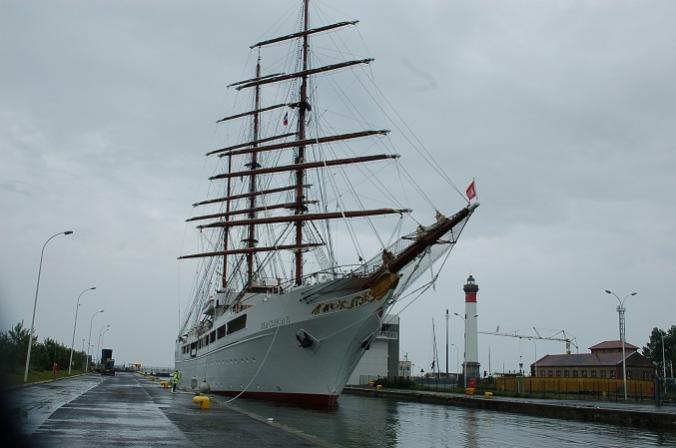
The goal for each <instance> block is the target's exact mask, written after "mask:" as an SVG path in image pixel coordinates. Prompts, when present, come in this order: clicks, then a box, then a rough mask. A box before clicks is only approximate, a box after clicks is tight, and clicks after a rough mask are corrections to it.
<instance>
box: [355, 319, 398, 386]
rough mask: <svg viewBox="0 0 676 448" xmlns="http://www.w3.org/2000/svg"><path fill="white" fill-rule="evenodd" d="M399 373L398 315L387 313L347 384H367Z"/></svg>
mask: <svg viewBox="0 0 676 448" xmlns="http://www.w3.org/2000/svg"><path fill="white" fill-rule="evenodd" d="M397 375H399V316H390V315H387V316H385V318H384V319H383V325H382V327H381V328H380V332H379V333H378V336H377V337H376V339H375V340H374V341H373V342H372V343H371V347H370V348H369V349H368V350H366V353H364V356H363V357H362V358H361V361H359V364H357V367H356V368H355V369H354V372H352V376H350V379H349V380H348V381H347V384H367V383H368V382H369V381H370V380H374V379H377V378H378V377H381V378H382V377H394V376H397Z"/></svg>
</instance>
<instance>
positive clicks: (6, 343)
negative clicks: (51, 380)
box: [0, 322, 85, 373]
mask: <svg viewBox="0 0 676 448" xmlns="http://www.w3.org/2000/svg"><path fill="white" fill-rule="evenodd" d="M29 337H30V329H27V328H24V326H23V322H19V323H18V324H16V325H15V326H14V327H13V328H11V329H9V330H7V331H2V332H0V360H1V361H0V372H2V373H20V372H23V369H24V368H25V366H26V352H27V351H28V338H29ZM69 360H70V347H66V346H65V345H63V344H62V343H60V342H58V341H56V340H54V339H52V338H45V340H44V341H43V342H39V341H38V338H37V336H36V335H34V336H33V347H32V348H31V365H30V368H31V370H51V369H52V366H53V365H54V363H57V364H58V365H59V367H60V368H61V369H68V362H69ZM84 361H85V353H84V352H83V351H74V352H73V367H74V368H78V369H79V368H82V367H84Z"/></svg>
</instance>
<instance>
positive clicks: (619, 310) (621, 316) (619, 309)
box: [605, 289, 638, 401]
mask: <svg viewBox="0 0 676 448" xmlns="http://www.w3.org/2000/svg"><path fill="white" fill-rule="evenodd" d="M605 292H606V294H611V295H613V296H615V298H616V299H617V301H618V303H619V305H617V315H618V317H619V319H620V341H622V381H623V382H624V401H627V364H626V362H625V359H624V357H625V355H624V339H625V334H624V312H625V311H626V309H625V308H624V302H625V301H626V300H627V298H629V297H631V296H635V295H636V294H638V293H637V292H632V293H630V294H627V295H626V296H624V297H623V298H622V299H620V298H619V297H618V296H617V294H615V293H614V292H612V291H610V290H609V289H606V290H605Z"/></svg>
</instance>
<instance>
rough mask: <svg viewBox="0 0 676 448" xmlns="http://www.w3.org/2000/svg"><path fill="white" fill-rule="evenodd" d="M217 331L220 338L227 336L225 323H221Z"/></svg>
mask: <svg viewBox="0 0 676 448" xmlns="http://www.w3.org/2000/svg"><path fill="white" fill-rule="evenodd" d="M216 333H217V335H218V339H220V338H222V337H223V336H225V325H221V326H220V327H218V330H216Z"/></svg>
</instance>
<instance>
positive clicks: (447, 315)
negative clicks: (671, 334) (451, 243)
mask: <svg viewBox="0 0 676 448" xmlns="http://www.w3.org/2000/svg"><path fill="white" fill-rule="evenodd" d="M448 317H449V314H448V309H446V379H448ZM662 348H663V350H662V352H664V343H662Z"/></svg>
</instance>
